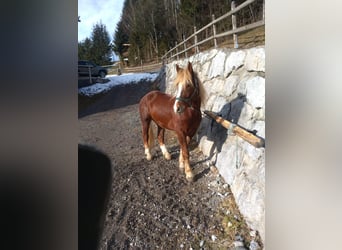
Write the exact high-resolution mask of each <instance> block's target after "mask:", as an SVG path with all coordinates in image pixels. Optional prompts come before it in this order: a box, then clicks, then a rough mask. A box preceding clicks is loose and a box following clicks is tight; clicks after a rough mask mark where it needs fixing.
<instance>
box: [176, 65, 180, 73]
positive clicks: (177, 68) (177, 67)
mask: <svg viewBox="0 0 342 250" xmlns="http://www.w3.org/2000/svg"><path fill="white" fill-rule="evenodd" d="M179 70H180V67H179V66H178V64H176V71H177V73H178V72H179Z"/></svg>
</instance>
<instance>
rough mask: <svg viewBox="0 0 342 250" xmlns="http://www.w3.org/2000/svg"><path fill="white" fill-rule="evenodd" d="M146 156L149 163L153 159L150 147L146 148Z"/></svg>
mask: <svg viewBox="0 0 342 250" xmlns="http://www.w3.org/2000/svg"><path fill="white" fill-rule="evenodd" d="M145 155H146V159H147V160H148V161H150V160H151V159H152V155H151V153H150V149H149V148H148V147H145Z"/></svg>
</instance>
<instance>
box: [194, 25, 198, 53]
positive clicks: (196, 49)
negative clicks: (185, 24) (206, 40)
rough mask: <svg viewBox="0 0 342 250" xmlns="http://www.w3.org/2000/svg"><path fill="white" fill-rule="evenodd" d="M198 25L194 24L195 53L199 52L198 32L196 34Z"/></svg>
mask: <svg viewBox="0 0 342 250" xmlns="http://www.w3.org/2000/svg"><path fill="white" fill-rule="evenodd" d="M196 31H197V29H196V26H194V34H195V54H196V53H198V52H199V49H198V46H197V34H196Z"/></svg>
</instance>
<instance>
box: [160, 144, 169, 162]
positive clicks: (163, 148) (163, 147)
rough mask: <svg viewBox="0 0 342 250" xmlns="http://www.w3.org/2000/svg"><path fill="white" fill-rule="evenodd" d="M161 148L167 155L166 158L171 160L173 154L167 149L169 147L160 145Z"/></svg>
mask: <svg viewBox="0 0 342 250" xmlns="http://www.w3.org/2000/svg"><path fill="white" fill-rule="evenodd" d="M160 149H161V151H162V152H163V155H164V157H165V159H166V160H171V155H170V154H169V152H168V151H167V148H166V146H165V145H160Z"/></svg>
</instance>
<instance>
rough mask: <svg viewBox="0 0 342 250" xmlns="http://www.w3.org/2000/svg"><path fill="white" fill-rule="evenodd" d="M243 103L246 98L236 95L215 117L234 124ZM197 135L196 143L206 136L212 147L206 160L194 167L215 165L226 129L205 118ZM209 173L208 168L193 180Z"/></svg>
mask: <svg viewBox="0 0 342 250" xmlns="http://www.w3.org/2000/svg"><path fill="white" fill-rule="evenodd" d="M245 101H246V96H245V95H242V94H238V96H237V97H236V98H235V99H234V100H232V101H231V102H229V103H226V104H225V105H223V107H222V108H221V110H220V111H219V112H218V113H217V115H219V116H221V117H222V118H223V119H225V120H228V121H230V122H232V123H235V124H236V123H238V121H239V118H240V115H241V111H242V108H243V106H244V102H245ZM198 135H199V137H198V141H201V138H202V137H204V136H206V138H207V140H209V141H212V142H213V145H212V146H211V148H210V152H209V156H208V157H207V158H206V159H204V160H202V161H199V162H197V163H195V164H194V165H197V164H199V163H202V162H205V161H209V162H210V164H209V165H215V164H216V160H217V155H218V153H220V152H221V151H222V146H223V144H224V142H225V141H226V140H227V137H228V136H229V135H228V131H227V129H226V128H224V127H223V126H221V125H220V124H218V123H217V122H215V121H214V120H213V119H212V118H210V117H206V116H205V117H204V118H203V119H202V122H201V125H200V129H199V132H198ZM209 171H210V168H209V167H208V168H206V169H204V170H203V171H202V172H200V173H198V174H197V175H196V176H195V180H198V179H200V178H202V177H203V176H205V175H206V174H207V173H208V172H209Z"/></svg>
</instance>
